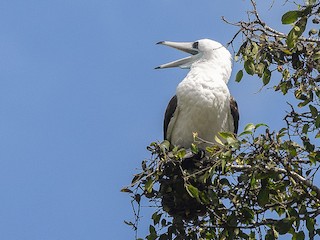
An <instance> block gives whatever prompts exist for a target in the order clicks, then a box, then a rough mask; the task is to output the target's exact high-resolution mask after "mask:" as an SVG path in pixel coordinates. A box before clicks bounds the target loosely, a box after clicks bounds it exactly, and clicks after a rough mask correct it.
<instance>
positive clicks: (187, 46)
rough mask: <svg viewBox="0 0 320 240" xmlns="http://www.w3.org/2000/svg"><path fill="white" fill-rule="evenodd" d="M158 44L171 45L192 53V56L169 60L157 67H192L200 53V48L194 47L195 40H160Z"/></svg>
mask: <svg viewBox="0 0 320 240" xmlns="http://www.w3.org/2000/svg"><path fill="white" fill-rule="evenodd" d="M157 44H161V45H165V46H169V47H172V48H175V49H178V50H180V51H183V52H186V53H189V54H192V56H189V57H186V58H182V59H179V60H176V61H173V62H169V63H166V64H162V65H160V66H158V67H156V68H155V69H162V68H173V67H181V68H190V65H191V64H192V63H193V62H194V61H195V59H196V58H195V56H196V55H197V54H198V53H199V50H198V49H196V48H193V47H192V46H193V42H169V41H162V42H158V43H157Z"/></svg>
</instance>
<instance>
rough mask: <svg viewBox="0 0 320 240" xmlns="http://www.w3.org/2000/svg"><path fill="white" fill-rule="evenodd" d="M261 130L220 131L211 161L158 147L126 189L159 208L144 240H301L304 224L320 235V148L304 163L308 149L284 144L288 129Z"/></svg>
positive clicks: (162, 145)
mask: <svg viewBox="0 0 320 240" xmlns="http://www.w3.org/2000/svg"><path fill="white" fill-rule="evenodd" d="M261 127H265V125H264V124H257V125H254V124H248V125H247V126H246V127H245V129H244V131H243V132H242V133H241V134H239V136H238V138H235V136H234V135H233V134H231V133H221V134H220V137H221V138H222V139H223V140H224V142H225V143H224V144H223V145H221V146H217V145H215V146H212V147H209V148H207V149H206V153H207V154H206V155H205V156H204V154H203V151H201V150H199V149H198V148H197V145H193V147H192V148H191V149H190V151H186V150H185V149H178V148H173V149H170V144H169V143H168V142H167V141H165V142H163V143H160V144H159V143H152V144H151V146H150V147H149V148H148V149H149V151H151V153H152V155H153V156H154V158H152V159H150V160H149V161H143V162H142V171H141V172H140V173H139V174H137V175H136V176H135V177H134V179H133V181H132V185H131V187H130V188H125V189H124V190H123V191H126V192H130V193H131V194H132V198H133V201H134V202H136V203H137V204H140V199H141V197H145V198H147V199H149V201H150V202H153V203H154V204H155V206H157V208H156V209H157V210H156V211H155V212H154V214H153V216H152V219H153V224H151V225H150V229H149V230H150V233H149V235H148V236H147V237H146V238H147V239H174V238H175V239H255V238H256V237H257V236H258V235H259V232H265V234H266V237H268V238H267V239H276V238H277V236H278V235H279V234H280V235H281V234H286V233H290V234H292V238H293V239H297V237H299V236H300V237H301V236H302V235H303V236H304V234H305V233H304V231H303V226H305V225H309V228H308V230H309V237H310V238H311V239H312V238H313V237H314V236H315V235H316V234H320V229H316V227H315V224H316V220H315V219H316V217H317V216H318V215H319V214H320V211H319V210H318V209H319V207H320V190H319V189H318V188H317V187H316V186H314V185H313V184H312V179H313V176H314V174H315V172H316V171H317V168H318V166H319V164H320V150H319V149H314V153H315V157H314V158H312V159H311V158H309V157H308V156H305V158H304V159H302V158H301V156H302V155H303V154H304V153H306V152H307V150H306V146H300V145H297V144H296V143H294V142H292V141H290V140H286V141H284V140H283V139H282V137H283V136H284V131H285V130H282V131H280V132H277V133H270V132H269V130H268V128H267V129H266V130H265V133H264V134H257V133H256V132H257V129H260V128H261ZM314 159H316V160H315V161H314ZM307 169H308V170H307ZM137 195H138V196H139V197H138V198H137ZM137 199H138V200H137ZM319 236H320V235H319ZM298 239H303V238H298Z"/></svg>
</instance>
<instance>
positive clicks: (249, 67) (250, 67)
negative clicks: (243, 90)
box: [244, 60, 255, 75]
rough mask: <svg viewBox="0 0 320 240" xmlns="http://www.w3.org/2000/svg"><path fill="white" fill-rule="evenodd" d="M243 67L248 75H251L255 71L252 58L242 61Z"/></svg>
mask: <svg viewBox="0 0 320 240" xmlns="http://www.w3.org/2000/svg"><path fill="white" fill-rule="evenodd" d="M244 69H245V70H246V72H247V73H248V74H249V75H253V74H254V72H255V67H254V63H253V61H252V60H247V61H245V62H244Z"/></svg>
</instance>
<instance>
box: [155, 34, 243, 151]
mask: <svg viewBox="0 0 320 240" xmlns="http://www.w3.org/2000/svg"><path fill="white" fill-rule="evenodd" d="M159 44H163V45H167V46H171V47H174V48H176V49H179V50H182V51H185V52H188V53H191V54H193V55H192V56H190V57H187V58H184V59H181V60H178V61H174V62H171V63H168V64H164V65H161V66H159V67H158V68H168V67H181V68H190V71H189V73H188V74H187V76H186V77H185V78H184V79H183V80H182V82H180V84H179V85H178V87H177V90H176V97H174V98H173V99H172V100H171V101H170V103H169V105H168V108H167V111H166V115H165V121H164V135H165V136H164V137H165V139H167V140H169V141H170V142H171V143H172V144H173V145H177V146H180V147H185V148H188V147H190V145H191V143H192V142H193V141H194V138H193V133H197V134H198V136H199V137H200V138H201V139H203V140H206V141H208V142H212V143H214V142H215V140H214V139H215V136H216V135H217V134H218V132H221V131H224V132H226V131H228V132H236V131H237V127H238V119H239V115H238V112H237V105H236V102H235V101H234V100H233V98H232V97H231V96H230V93H229V89H228V87H227V83H228V81H229V78H230V75H231V67H232V62H231V54H230V53H229V51H228V50H227V49H226V48H225V47H224V46H222V45H221V44H220V43H218V42H216V41H213V40H209V39H202V40H198V41H196V42H193V43H176V42H160V43H159ZM207 145H210V144H207V143H203V144H201V145H200V146H201V147H205V146H207Z"/></svg>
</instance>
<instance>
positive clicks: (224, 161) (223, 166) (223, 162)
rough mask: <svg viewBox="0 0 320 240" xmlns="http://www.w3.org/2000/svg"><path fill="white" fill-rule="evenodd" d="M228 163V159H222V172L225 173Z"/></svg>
mask: <svg viewBox="0 0 320 240" xmlns="http://www.w3.org/2000/svg"><path fill="white" fill-rule="evenodd" d="M226 164H227V161H226V160H225V159H222V160H221V172H222V174H224V173H225V172H224V170H225V168H226Z"/></svg>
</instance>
